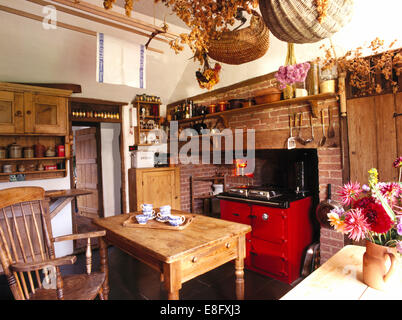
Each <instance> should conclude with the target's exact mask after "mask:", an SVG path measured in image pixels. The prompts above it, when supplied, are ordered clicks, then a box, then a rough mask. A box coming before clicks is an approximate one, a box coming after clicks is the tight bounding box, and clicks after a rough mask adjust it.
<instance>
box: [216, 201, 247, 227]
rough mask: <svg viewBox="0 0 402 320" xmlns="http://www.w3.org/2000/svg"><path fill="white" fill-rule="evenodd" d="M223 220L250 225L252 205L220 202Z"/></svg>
mask: <svg viewBox="0 0 402 320" xmlns="http://www.w3.org/2000/svg"><path fill="white" fill-rule="evenodd" d="M220 206H221V218H222V219H224V220H228V221H233V222H238V223H243V224H248V225H250V205H248V204H247V203H243V202H236V201H227V200H220Z"/></svg>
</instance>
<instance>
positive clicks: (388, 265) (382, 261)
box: [363, 241, 396, 290]
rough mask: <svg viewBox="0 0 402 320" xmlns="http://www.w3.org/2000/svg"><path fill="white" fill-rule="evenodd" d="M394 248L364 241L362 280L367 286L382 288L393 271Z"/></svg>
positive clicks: (394, 264)
mask: <svg viewBox="0 0 402 320" xmlns="http://www.w3.org/2000/svg"><path fill="white" fill-rule="evenodd" d="M395 267H396V248H391V247H385V246H380V245H378V244H375V243H373V242H370V241H366V252H365V253H364V255H363V282H364V283H365V284H367V285H368V286H370V287H372V288H374V289H377V290H384V289H385V288H386V285H387V282H388V281H389V282H390V280H389V279H390V278H391V276H392V274H393V273H394V271H395Z"/></svg>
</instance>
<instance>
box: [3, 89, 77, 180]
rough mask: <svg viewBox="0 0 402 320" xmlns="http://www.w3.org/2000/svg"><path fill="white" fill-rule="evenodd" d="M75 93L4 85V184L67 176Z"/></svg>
mask: <svg viewBox="0 0 402 320" xmlns="http://www.w3.org/2000/svg"><path fill="white" fill-rule="evenodd" d="M71 93H72V92H71V91H69V90H59V89H50V88H45V87H35V86H28V85H19V84H9V83H0V182H13V181H24V180H38V179H53V178H61V177H65V176H67V169H66V168H67V163H68V160H69V154H70V141H71V139H70V136H69V134H68V127H67V123H68V113H67V107H68V97H69V96H70V95H71Z"/></svg>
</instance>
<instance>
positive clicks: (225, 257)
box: [93, 210, 251, 300]
mask: <svg viewBox="0 0 402 320" xmlns="http://www.w3.org/2000/svg"><path fill="white" fill-rule="evenodd" d="M172 214H177V215H182V214H188V213H186V212H182V211H177V210H172ZM130 215H132V214H121V215H117V216H113V217H107V218H96V219H93V223H94V224H95V225H96V226H97V227H98V228H100V229H104V230H106V236H105V240H106V241H107V242H108V243H110V244H112V245H115V246H116V247H118V248H120V249H121V250H123V251H125V252H127V253H128V254H130V255H131V256H133V257H134V258H136V259H138V260H140V261H141V262H143V263H146V264H147V265H149V266H150V267H152V268H153V269H155V270H157V271H159V272H160V273H161V279H162V280H163V281H164V285H165V288H166V290H167V292H168V299H169V300H175V299H179V290H180V289H181V286H182V283H184V282H186V281H188V280H190V279H193V278H195V277H197V276H199V275H201V274H203V273H205V272H207V271H210V270H212V269H214V268H216V267H218V266H220V265H222V264H224V263H226V262H228V261H231V260H235V263H234V268H235V270H234V271H235V275H236V298H237V299H239V300H240V299H244V271H243V268H244V261H243V260H244V258H245V255H246V238H245V235H246V234H247V233H248V232H250V231H251V227H250V226H249V225H245V224H240V223H235V222H231V221H226V220H221V219H216V218H211V217H207V216H204V215H197V214H194V219H193V220H192V222H191V223H190V224H189V225H188V226H187V227H186V228H185V229H183V230H163V229H152V228H146V227H144V228H133V227H129V226H123V223H124V222H125V221H126V220H127V219H128V218H129V217H130Z"/></svg>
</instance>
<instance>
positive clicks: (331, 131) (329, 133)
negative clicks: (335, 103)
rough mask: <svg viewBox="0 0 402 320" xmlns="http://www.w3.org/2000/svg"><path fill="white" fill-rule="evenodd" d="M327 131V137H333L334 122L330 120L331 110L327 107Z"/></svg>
mask: <svg viewBox="0 0 402 320" xmlns="http://www.w3.org/2000/svg"><path fill="white" fill-rule="evenodd" d="M328 124H329V125H328V133H327V137H328V138H333V137H335V129H334V124H333V122H332V118H331V110H330V109H329V108H328Z"/></svg>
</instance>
